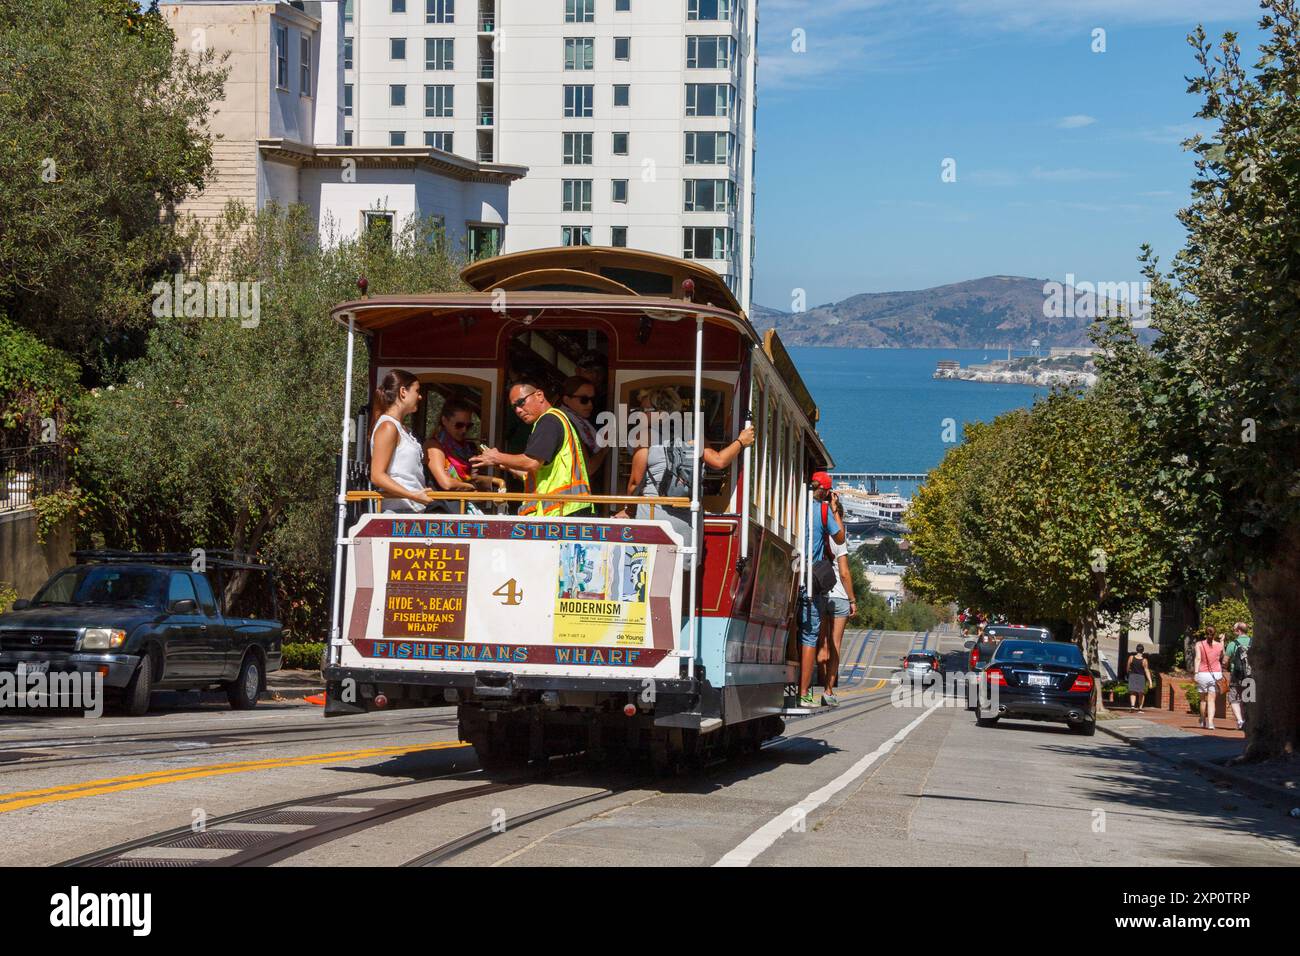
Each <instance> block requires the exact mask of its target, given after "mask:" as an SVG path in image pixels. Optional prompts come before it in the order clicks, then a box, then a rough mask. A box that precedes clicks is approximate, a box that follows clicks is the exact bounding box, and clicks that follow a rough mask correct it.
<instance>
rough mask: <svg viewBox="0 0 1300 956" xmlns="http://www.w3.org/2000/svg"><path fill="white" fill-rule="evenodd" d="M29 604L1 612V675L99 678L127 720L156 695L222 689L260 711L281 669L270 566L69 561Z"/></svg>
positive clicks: (133, 559) (176, 559)
mask: <svg viewBox="0 0 1300 956" xmlns="http://www.w3.org/2000/svg"><path fill="white" fill-rule="evenodd" d="M76 558H77V560H78V564H76V565H75V566H72V567H68V568H64V569H63V570H61V571H58V572H56V573H55V574H54V575H53V576H52V577H51V578H50V579H49V580H48V581H47V582H46V583H45V584H44V585H43V586H42V587H41V589H40V590H39V591H37V592H36V596H35V597H34V598H32V599H31V600H30V601H28V600H19V601H16V602H15V603H14V605H13V609H12V610H11V611H9V613H7V614H0V670H8V671H14V670H17V669H18V668H19V666H20V665H21V666H22V668H23V669H24V670H25V671H27V672H31V671H40V670H47V671H48V670H53V671H55V672H71V671H90V672H92V673H93V672H95V671H98V672H99V673H101V674H102V675H103V678H104V687H105V689H106V691H108V692H109V693H110V694H111V695H112V696H114V697H116V698H117V699H118V700H119V701H120V703H121V706H122V708H123V709H124V710H125V711H126V713H128V714H131V715H133V716H138V715H140V714H143V713H145V712H146V711H147V710H148V709H149V695H150V693H151V692H152V691H154V690H192V689H207V688H213V687H220V688H222V689H223V690H225V692H226V696H227V698H228V699H229V700H230V706H231V707H233V708H235V709H236V710H246V709H249V708H251V707H253V706H255V705H256V704H257V695H258V693H259V692H260V691H261V690H264V689H265V687H266V675H267V674H268V673H270V672H272V671H276V670H279V668H280V663H281V648H282V645H283V639H284V630H283V627H282V625H281V623H280V620H279V613H278V608H277V606H276V600H275V586H274V578H273V575H272V571H271V569H270V568H268V567H267V566H265V565H263V564H259V563H257V562H255V561H248V560H241V559H238V558H236V557H234V556H225V555H223V554H221V553H215V552H208V553H207V554H206V555H205V557H204V561H203V570H202V571H195V570H193V569H192V567H191V565H192V563H193V562H194V557H193V556H191V555H189V554H133V553H128V552H120V551H86V552H77V554H76Z"/></svg>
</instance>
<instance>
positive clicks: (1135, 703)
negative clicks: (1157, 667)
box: [1124, 644, 1151, 714]
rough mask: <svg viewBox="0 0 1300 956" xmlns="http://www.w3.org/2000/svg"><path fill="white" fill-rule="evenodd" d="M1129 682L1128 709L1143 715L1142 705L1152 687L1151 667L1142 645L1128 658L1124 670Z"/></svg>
mask: <svg viewBox="0 0 1300 956" xmlns="http://www.w3.org/2000/svg"><path fill="white" fill-rule="evenodd" d="M1124 675H1125V678H1126V679H1127V680H1128V709H1129V710H1136V711H1137V712H1138V713H1139V714H1140V713H1142V704H1143V703H1145V702H1146V699H1147V689H1148V688H1150V686H1151V665H1150V664H1148V663H1147V655H1146V647H1145V646H1144V645H1142V644H1139V645H1138V646H1137V650H1136V651H1134V652H1133V653H1132V654H1130V655H1129V656H1128V664H1127V665H1126V666H1125V668H1124Z"/></svg>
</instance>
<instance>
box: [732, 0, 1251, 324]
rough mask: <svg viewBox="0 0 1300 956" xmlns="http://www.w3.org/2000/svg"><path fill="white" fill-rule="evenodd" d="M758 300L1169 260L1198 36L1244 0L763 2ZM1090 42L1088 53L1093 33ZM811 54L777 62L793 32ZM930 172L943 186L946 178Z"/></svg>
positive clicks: (1085, 272) (1103, 274)
mask: <svg viewBox="0 0 1300 956" xmlns="http://www.w3.org/2000/svg"><path fill="white" fill-rule="evenodd" d="M759 13H760V20H761V22H760V27H759V41H760V42H759V55H760V64H759V72H758V81H759V116H758V167H757V171H758V172H757V183H758V213H757V214H758V251H757V260H756V268H755V300H756V301H757V302H759V303H762V304H764V305H767V306H771V307H774V308H780V309H784V310H789V309H790V307H791V298H792V291H793V290H794V289H804V290H805V291H806V297H807V305H808V307H810V308H811V307H813V306H814V305H818V304H822V303H826V302H831V301H838V300H840V299H843V298H845V297H847V296H849V295H852V294H855V293H858V292H884V291H891V290H898V289H920V288H926V287H929V286H934V285H941V284H944V283H948V282H957V281H961V280H963V279H973V278H977V277H980V276H985V275H1024V276H1033V277H1039V278H1047V279H1057V280H1061V281H1064V279H1065V277H1066V275H1067V274H1071V273H1072V274H1073V275H1074V276H1075V277H1076V278H1077V279H1079V280H1084V279H1087V280H1091V281H1110V282H1117V281H1136V280H1137V279H1138V278H1139V276H1138V271H1137V265H1136V256H1137V251H1138V246H1139V245H1140V244H1141V243H1142V242H1150V243H1151V244H1152V245H1153V246H1154V247H1155V248H1156V250H1157V252H1158V253H1159V254H1160V256H1161V258H1162V259H1164V260H1167V259H1168V258H1169V257H1170V256H1172V254H1173V253H1174V252H1175V251H1176V250H1177V249H1178V248H1179V246H1181V244H1182V238H1183V230H1182V227H1181V225H1180V224H1179V223H1178V221H1177V220H1176V219H1175V213H1176V212H1177V210H1178V209H1179V208H1180V206H1182V205H1184V204H1185V203H1186V199H1187V196H1188V184H1189V182H1190V180H1191V176H1192V172H1193V170H1192V165H1191V161H1190V158H1189V156H1188V154H1187V153H1185V152H1184V151H1183V150H1182V148H1181V147H1180V145H1179V143H1180V141H1181V140H1182V139H1183V138H1185V137H1186V136H1187V135H1189V134H1190V133H1191V132H1194V131H1196V130H1197V129H1198V128H1201V129H1203V128H1204V126H1202V125H1200V124H1198V122H1197V121H1196V120H1195V119H1194V114H1195V113H1196V110H1197V109H1198V107H1199V103H1198V102H1197V100H1196V99H1195V98H1194V97H1192V96H1189V95H1188V94H1187V92H1186V87H1187V83H1186V80H1185V79H1184V78H1185V77H1186V76H1188V75H1191V74H1192V73H1193V72H1194V71H1195V70H1196V64H1195V62H1194V60H1193V59H1192V48H1191V47H1190V46H1188V44H1187V42H1186V36H1187V34H1188V33H1189V32H1190V31H1191V29H1192V28H1193V27H1194V26H1195V25H1196V23H1198V22H1202V23H1204V24H1205V26H1206V29H1207V31H1208V32H1209V33H1210V35H1211V36H1213V37H1215V38H1217V37H1218V36H1219V35H1221V34H1222V33H1223V32H1225V31H1226V30H1235V31H1237V32H1238V33H1239V34H1240V36H1241V43H1242V45H1243V47H1245V48H1246V50H1247V51H1248V53H1249V54H1250V55H1249V56H1243V60H1245V61H1246V62H1248V63H1253V62H1254V60H1255V57H1254V55H1253V54H1254V49H1255V47H1256V46H1257V45H1258V42H1257V41H1258V37H1259V32H1258V29H1257V27H1256V24H1257V21H1258V18H1259V12H1258V6H1257V4H1256V2H1255V0H1093V2H1082V0H901V2H896V0H759ZM1095 28H1101V29H1104V30H1105V45H1106V49H1105V52H1103V53H1094V52H1093V51H1092V46H1093V30H1094V29H1095ZM794 29H802V30H803V31H805V35H806V38H807V39H806V42H807V52H804V53H796V52H793V51H792V49H791V47H792V42H793V40H792V37H791V31H792V30H794ZM945 159H953V160H955V161H956V165H955V168H956V181H955V182H948V183H945V182H942V181H941V177H940V173H941V171H942V164H943V162H944V160H945Z"/></svg>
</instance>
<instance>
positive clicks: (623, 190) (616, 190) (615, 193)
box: [610, 179, 627, 202]
mask: <svg viewBox="0 0 1300 956" xmlns="http://www.w3.org/2000/svg"><path fill="white" fill-rule="evenodd" d="M610 198H611V199H612V200H613V201H614V202H627V180H626V179H615V180H611V187H610Z"/></svg>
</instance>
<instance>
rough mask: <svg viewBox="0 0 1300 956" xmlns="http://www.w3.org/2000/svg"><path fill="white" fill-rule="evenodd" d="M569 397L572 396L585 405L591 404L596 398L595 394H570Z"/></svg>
mask: <svg viewBox="0 0 1300 956" xmlns="http://www.w3.org/2000/svg"><path fill="white" fill-rule="evenodd" d="M569 398H572V399H574V400H576V401H578V402H580V403H582V404H583V405H590V404H591V403H592V402H594V401H595V400H596V396H595V395H570V396H569Z"/></svg>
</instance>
